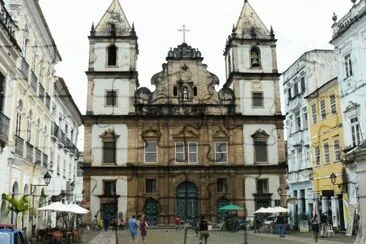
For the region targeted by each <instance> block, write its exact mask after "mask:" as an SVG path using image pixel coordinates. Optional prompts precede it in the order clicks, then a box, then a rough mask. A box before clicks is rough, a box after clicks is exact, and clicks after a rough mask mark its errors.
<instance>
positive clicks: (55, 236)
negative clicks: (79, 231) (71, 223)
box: [52, 230, 64, 241]
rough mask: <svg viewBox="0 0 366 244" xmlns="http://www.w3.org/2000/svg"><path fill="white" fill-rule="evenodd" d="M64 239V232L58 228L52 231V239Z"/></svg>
mask: <svg viewBox="0 0 366 244" xmlns="http://www.w3.org/2000/svg"><path fill="white" fill-rule="evenodd" d="M63 239H64V233H62V232H61V231H59V230H56V231H53V232H52V241H62V240H63Z"/></svg>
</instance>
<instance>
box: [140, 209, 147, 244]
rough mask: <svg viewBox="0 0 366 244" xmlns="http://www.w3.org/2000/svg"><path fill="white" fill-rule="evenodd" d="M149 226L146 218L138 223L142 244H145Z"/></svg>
mask: <svg viewBox="0 0 366 244" xmlns="http://www.w3.org/2000/svg"><path fill="white" fill-rule="evenodd" d="M148 226H149V225H148V224H147V221H146V218H145V216H143V217H142V219H141V221H140V231H141V239H142V243H144V244H145V243H146V242H145V240H146V235H147V227H148Z"/></svg>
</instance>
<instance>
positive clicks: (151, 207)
mask: <svg viewBox="0 0 366 244" xmlns="http://www.w3.org/2000/svg"><path fill="white" fill-rule="evenodd" d="M158 211H159V210H158V202H157V201H156V200H155V199H153V198H149V199H147V200H146V201H145V206H144V214H145V217H146V219H147V222H148V223H149V225H157V224H158V216H159V212H158Z"/></svg>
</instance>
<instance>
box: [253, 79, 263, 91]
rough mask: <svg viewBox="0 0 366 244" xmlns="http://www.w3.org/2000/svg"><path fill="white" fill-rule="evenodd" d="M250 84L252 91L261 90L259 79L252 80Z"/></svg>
mask: <svg viewBox="0 0 366 244" xmlns="http://www.w3.org/2000/svg"><path fill="white" fill-rule="evenodd" d="M251 86H252V91H263V87H262V83H261V82H260V81H259V80H253V81H252V83H251Z"/></svg>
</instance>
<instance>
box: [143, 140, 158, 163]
mask: <svg viewBox="0 0 366 244" xmlns="http://www.w3.org/2000/svg"><path fill="white" fill-rule="evenodd" d="M157 161H158V142H157V141H146V142H145V163H156V162H157Z"/></svg>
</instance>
